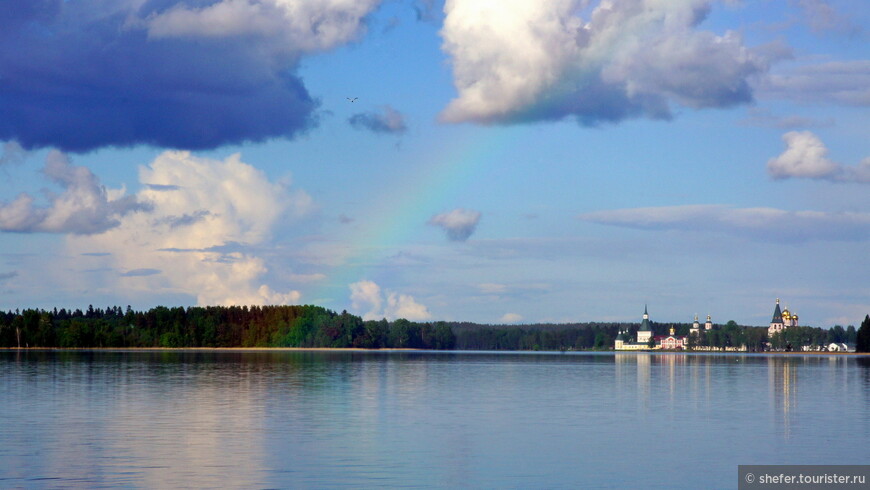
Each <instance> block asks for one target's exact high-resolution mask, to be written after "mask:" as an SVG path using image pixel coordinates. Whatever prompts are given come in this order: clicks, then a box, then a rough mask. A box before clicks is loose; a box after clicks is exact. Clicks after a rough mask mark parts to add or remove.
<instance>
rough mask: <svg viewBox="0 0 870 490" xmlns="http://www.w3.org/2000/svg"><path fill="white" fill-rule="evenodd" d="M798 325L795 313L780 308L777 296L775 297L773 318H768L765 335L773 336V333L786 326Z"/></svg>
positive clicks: (780, 330)
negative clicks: (768, 323)
mask: <svg viewBox="0 0 870 490" xmlns="http://www.w3.org/2000/svg"><path fill="white" fill-rule="evenodd" d="M796 326H798V316H797V313H793V312H791V311H788V308H786V309H785V310H782V309H780V307H779V298H776V307H775V308H774V309H773V318H772V319H771V320H770V326H769V327H767V336H768V337H773V334H775V333H779V332H782V331H783V330H785V329H786V328H788V327H796Z"/></svg>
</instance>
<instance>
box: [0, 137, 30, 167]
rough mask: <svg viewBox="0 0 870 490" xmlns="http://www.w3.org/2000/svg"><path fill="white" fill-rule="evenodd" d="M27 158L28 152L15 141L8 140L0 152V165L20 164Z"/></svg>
mask: <svg viewBox="0 0 870 490" xmlns="http://www.w3.org/2000/svg"><path fill="white" fill-rule="evenodd" d="M25 158H27V152H26V151H25V150H24V148H22V147H21V145H19V144H18V143H17V142H15V141H7V142H6V143H4V144H3V151H2V152H0V165H6V164H18V163H21V162H23V161H24V159H25Z"/></svg>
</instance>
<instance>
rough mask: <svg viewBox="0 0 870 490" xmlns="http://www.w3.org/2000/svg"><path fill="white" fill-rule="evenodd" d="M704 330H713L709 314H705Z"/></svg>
mask: <svg viewBox="0 0 870 490" xmlns="http://www.w3.org/2000/svg"><path fill="white" fill-rule="evenodd" d="M704 330H707V331H710V330H713V319H712V318H710V315H707V322H706V323H704Z"/></svg>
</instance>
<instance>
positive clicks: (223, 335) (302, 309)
mask: <svg viewBox="0 0 870 490" xmlns="http://www.w3.org/2000/svg"><path fill="white" fill-rule="evenodd" d="M455 343H456V338H455V336H454V334H453V331H452V330H451V329H450V327H449V325H447V324H446V323H444V322H435V323H412V322H409V321H408V320H403V319H399V320H396V321H393V322H388V321H387V320H380V321H363V320H362V319H361V318H360V317H358V316H356V315H351V314H349V313H347V312H342V313H340V314H338V313H335V312H333V311H330V310H328V309H326V308H322V307H319V306H310V305H305V306H250V307H249V306H207V307H189V308H182V307H174V308H167V307H164V306H158V307H156V308H152V309H150V310H148V311H134V310H133V309H132V308H130V307H129V306H128V307H127V309H126V310H122V309H121V307H118V306H112V307H108V308H106V309H104V310H103V309H94V307H93V306H90V307H89V308H88V309H87V310H86V311H81V310H78V309H76V310H72V311H69V310H66V309H61V310H57V309H54V310H51V311H48V310H36V309H28V310H24V311H16V312H6V313H0V346H2V347H62V348H79V347H335V348H339V347H358V348H367V349H378V348H411V349H453V348H454V347H455Z"/></svg>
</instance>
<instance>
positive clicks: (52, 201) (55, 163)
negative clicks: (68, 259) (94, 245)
mask: <svg viewBox="0 0 870 490" xmlns="http://www.w3.org/2000/svg"><path fill="white" fill-rule="evenodd" d="M42 173H43V174H44V175H45V176H46V177H48V178H49V179H50V180H52V181H53V182H54V183H56V184H57V185H59V186H60V187H61V188H63V192H62V193H60V194H56V193H53V192H49V191H46V196H47V198H48V201H49V205H48V206H45V207H40V206H37V205H36V204H35V203H36V198H34V197H33V196H31V195H30V194H27V193H21V194H19V195H18V197H17V198H15V200H13V201H12V202H9V203H0V231H7V232H19V233H33V232H48V233H74V234H91V233H100V232H103V231H105V230H108V229H110V228H113V227H115V226H118V225H119V224H120V221H119V219H120V218H121V217H122V216H124V215H126V214H128V213H131V212H134V211H142V210H144V209H146V208H147V207H148V206H147V204H145V203H144V202H143V201H139V200H137V199H136V198H135V197H134V196H124V189H119V190H107V189H106V188H105V187H104V186H103V185H102V184H100V181H99V179H98V178H97V177H96V176H95V175H94V174H93V173H92V172H91V171H90V170H89V169H88V168H87V167H79V166H75V165H72V164H71V163H70V160H69V158H68V157H67V156H66V155H65V154H63V153H61V152H59V151H57V150H52V151H51V152H50V153H49V154H48V156H47V157H46V159H45V167H44V168H43V170H42Z"/></svg>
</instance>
